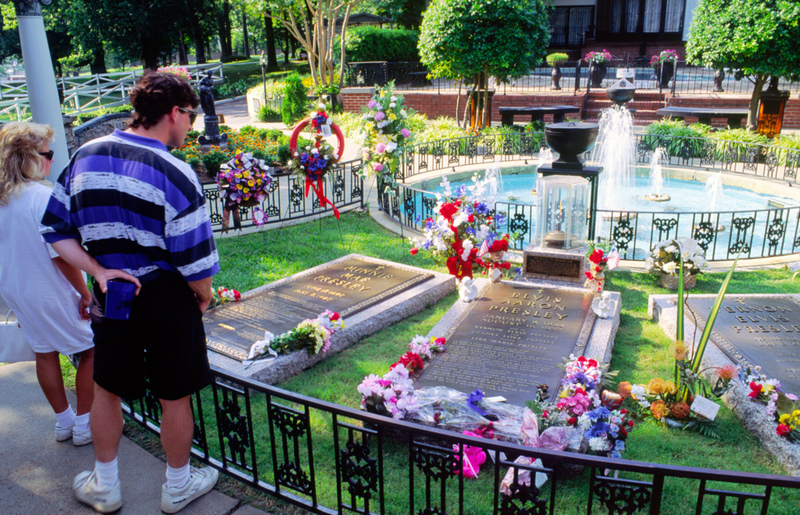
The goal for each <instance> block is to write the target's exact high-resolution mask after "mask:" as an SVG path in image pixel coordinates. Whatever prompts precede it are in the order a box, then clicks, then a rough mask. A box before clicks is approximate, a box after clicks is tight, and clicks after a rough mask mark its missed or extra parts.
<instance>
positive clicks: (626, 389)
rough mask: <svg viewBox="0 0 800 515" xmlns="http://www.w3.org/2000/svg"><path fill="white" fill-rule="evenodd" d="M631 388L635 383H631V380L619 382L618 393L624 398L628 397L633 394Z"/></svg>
mask: <svg viewBox="0 0 800 515" xmlns="http://www.w3.org/2000/svg"><path fill="white" fill-rule="evenodd" d="M631 388H633V385H631V383H630V382H628V381H622V382H621V383H619V385H617V393H618V394H619V395H620V397H622V398H623V399H627V398H628V397H630V396H631Z"/></svg>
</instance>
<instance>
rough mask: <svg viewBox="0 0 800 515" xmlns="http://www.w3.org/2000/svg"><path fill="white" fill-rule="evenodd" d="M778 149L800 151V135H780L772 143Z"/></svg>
mask: <svg viewBox="0 0 800 515" xmlns="http://www.w3.org/2000/svg"><path fill="white" fill-rule="evenodd" d="M772 144H773V145H775V146H776V147H781V148H791V149H793V150H800V133H799V134H779V135H778V136H777V137H776V138H775V141H773V142H772Z"/></svg>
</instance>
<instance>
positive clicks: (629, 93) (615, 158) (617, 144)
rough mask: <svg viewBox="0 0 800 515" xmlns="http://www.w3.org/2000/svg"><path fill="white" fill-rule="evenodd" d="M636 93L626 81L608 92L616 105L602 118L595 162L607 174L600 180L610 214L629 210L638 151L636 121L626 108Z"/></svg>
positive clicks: (603, 200) (606, 111) (609, 108)
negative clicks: (627, 194)
mask: <svg viewBox="0 0 800 515" xmlns="http://www.w3.org/2000/svg"><path fill="white" fill-rule="evenodd" d="M635 91H636V89H635V88H634V86H633V84H631V83H630V82H628V81H627V80H626V79H621V80H620V81H619V82H617V83H616V84H614V85H613V86H611V87H610V88H608V89H607V90H606V95H607V96H608V98H609V99H610V100H611V101H612V102H614V104H615V105H613V106H611V107H607V108H605V109H603V111H602V112H601V114H600V121H599V126H600V136H599V137H598V138H597V145H595V147H594V152H592V158H591V159H592V160H593V161H595V162H597V163H599V164H600V166H601V168H602V169H603V170H604V172H603V176H602V178H601V179H600V191H601V193H602V194H601V198H602V201H601V204H602V205H601V207H602V208H604V209H609V210H622V209H625V200H626V198H625V193H624V192H626V191H629V190H630V186H631V182H632V178H633V165H634V157H635V155H636V147H635V143H634V139H633V117H632V116H631V112H630V111H629V110H628V108H627V107H625V104H626V103H627V102H629V101H630V100H631V99H633V94H634V92H635Z"/></svg>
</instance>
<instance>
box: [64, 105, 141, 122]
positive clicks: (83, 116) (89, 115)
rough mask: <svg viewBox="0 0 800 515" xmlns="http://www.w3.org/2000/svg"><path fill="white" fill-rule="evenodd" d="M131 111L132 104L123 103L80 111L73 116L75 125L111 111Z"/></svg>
mask: <svg viewBox="0 0 800 515" xmlns="http://www.w3.org/2000/svg"><path fill="white" fill-rule="evenodd" d="M132 111H133V106H132V105H130V104H123V105H121V106H114V107H103V108H100V109H98V110H96V111H92V112H90V113H81V114H79V115H78V116H76V117H75V125H76V126H77V125H80V124H82V123H86V122H88V121H89V120H94V119H95V118H97V117H98V116H103V115H106V114H111V113H130V112H132Z"/></svg>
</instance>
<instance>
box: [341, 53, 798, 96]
mask: <svg viewBox="0 0 800 515" xmlns="http://www.w3.org/2000/svg"><path fill="white" fill-rule="evenodd" d="M605 67H606V75H605V78H604V79H603V80H602V85H601V87H602V88H607V87H609V86H611V85H612V84H614V83H615V82H617V81H618V80H619V79H618V78H617V71H618V70H619V69H625V70H627V73H629V74H630V73H632V74H633V81H632V82H633V83H634V85H635V86H636V89H637V90H651V91H658V90H659V89H662V90H663V91H671V92H672V93H676V92H677V93H683V94H708V93H722V92H726V93H731V94H739V95H749V94H751V93H752V92H753V88H754V84H753V83H752V82H751V81H750V80H749V79H747V78H742V79H738V80H737V79H736V77H735V71H734V70H727V71H726V72H725V74H724V77H722V78H720V79H719V86H720V88H719V89H717V84H715V77H714V74H715V73H717V72H716V70H712V69H710V68H703V67H699V66H692V65H690V64H687V63H686V62H685V61H678V62H677V63H676V66H675V72H674V74H673V79H672V80H670V81H669V85H668V87H667V88H660V84H659V82H660V81H659V80H658V77H657V73H656V70H655V69H654V68H652V67H651V66H650V63H649V61H648V60H646V59H644V60H639V59H637V60H623V59H612V60H611V61H607V62H606V63H605ZM558 68H559V71H560V76H561V78H560V81H559V85H560V87H561V91H578V90H580V89H586V88H588V87H589V64H588V63H586V62H585V61H561V62H560V63H558ZM552 73H553V67H552V66H548V65H546V64H543V65H542V66H538V67H536V68H534V69H532V70H530V71H529V72H528V73H527V74H525V75H523V76H521V77H517V78H514V79H508V80H507V81H504V82H499V83H498V82H497V81H496V80H495V79H494V77H492V78H490V79H489V87H490V88H491V89H494V90H495V91H497V92H498V93H500V92H501V91H502V92H503V93H504V94H505V93H527V92H550V91H552V90H553V88H552V86H553V82H552V79H551V77H552V75H551V74H552ZM391 80H394V81H395V83H396V86H397V89H403V90H436V91H439V90H445V89H447V90H451V89H457V88H458V85H457V82H456V81H455V80H451V79H440V78H435V77H432V78H430V79H429V78H428V69H427V68H426V67H425V65H423V64H422V63H418V62H398V63H392V62H387V61H370V62H352V63H348V64H347V67H346V72H345V79H344V81H345V85H346V86H347V87H371V86H374V85H375V84H377V85H379V86H384V85H385V84H386V83H387V82H389V81H391ZM779 88H780V89H782V90H789V91H791V92H792V93H793V94H795V95H796V94H798V93H800V82H793V81H789V80H786V79H780V81H779Z"/></svg>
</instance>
